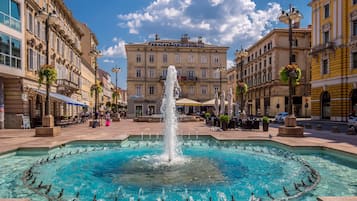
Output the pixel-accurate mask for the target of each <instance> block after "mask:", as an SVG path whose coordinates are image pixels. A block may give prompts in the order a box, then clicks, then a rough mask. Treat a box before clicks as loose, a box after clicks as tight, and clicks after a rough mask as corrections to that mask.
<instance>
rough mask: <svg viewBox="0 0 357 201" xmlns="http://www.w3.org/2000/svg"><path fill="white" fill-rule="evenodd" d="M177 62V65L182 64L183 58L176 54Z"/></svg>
mask: <svg viewBox="0 0 357 201" xmlns="http://www.w3.org/2000/svg"><path fill="white" fill-rule="evenodd" d="M175 61H176V63H178V64H179V63H181V57H180V55H179V54H176V55H175Z"/></svg>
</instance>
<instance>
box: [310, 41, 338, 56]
mask: <svg viewBox="0 0 357 201" xmlns="http://www.w3.org/2000/svg"><path fill="white" fill-rule="evenodd" d="M335 48H336V45H335V43H334V42H326V43H324V44H321V45H317V46H314V47H312V48H311V55H312V56H316V55H317V54H318V53H319V52H322V51H324V50H334V49H335Z"/></svg>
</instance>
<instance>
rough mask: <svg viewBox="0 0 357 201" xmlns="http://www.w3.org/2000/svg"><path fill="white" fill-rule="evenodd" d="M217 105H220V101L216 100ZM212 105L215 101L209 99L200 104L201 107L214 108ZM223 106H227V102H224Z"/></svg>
mask: <svg viewBox="0 0 357 201" xmlns="http://www.w3.org/2000/svg"><path fill="white" fill-rule="evenodd" d="M219 104H221V100H220V99H218V105H219ZM214 105H215V99H211V100H208V101H205V102H203V103H202V106H214ZM224 105H228V101H226V100H225V101H224Z"/></svg>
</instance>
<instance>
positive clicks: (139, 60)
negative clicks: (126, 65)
mask: <svg viewBox="0 0 357 201" xmlns="http://www.w3.org/2000/svg"><path fill="white" fill-rule="evenodd" d="M136 63H141V54H137V55H136Z"/></svg>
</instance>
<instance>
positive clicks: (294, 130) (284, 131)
mask: <svg viewBox="0 0 357 201" xmlns="http://www.w3.org/2000/svg"><path fill="white" fill-rule="evenodd" d="M301 19H302V15H301V14H300V12H299V11H298V10H297V9H295V8H294V7H291V5H290V8H289V10H287V11H282V12H281V15H280V16H279V21H281V22H283V23H285V24H288V25H289V65H287V66H286V67H284V70H285V73H283V75H284V74H285V76H287V81H288V84H289V98H288V113H289V116H288V117H286V118H285V124H284V126H280V127H279V132H278V136H287V137H291V136H295V137H303V136H304V128H303V127H300V126H296V117H295V115H294V113H293V108H292V95H293V90H294V87H295V83H293V82H296V80H298V79H300V78H298V77H299V75H298V74H297V70H299V68H298V66H297V65H295V64H292V56H293V53H292V41H293V39H292V35H293V33H292V24H293V23H299V22H300V20H301ZM280 75H281V74H280ZM300 76H301V73H300ZM281 78H282V77H281Z"/></svg>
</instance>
